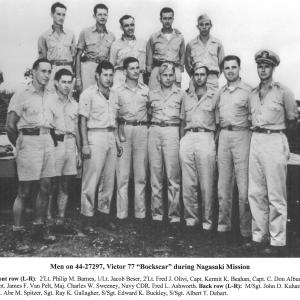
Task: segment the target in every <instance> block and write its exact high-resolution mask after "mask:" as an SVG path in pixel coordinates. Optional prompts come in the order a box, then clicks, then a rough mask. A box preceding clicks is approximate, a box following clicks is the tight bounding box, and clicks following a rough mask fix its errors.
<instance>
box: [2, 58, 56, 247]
mask: <svg viewBox="0 0 300 300" xmlns="http://www.w3.org/2000/svg"><path fill="white" fill-rule="evenodd" d="M32 69H33V82H32V84H30V85H28V86H26V87H24V89H23V90H20V91H19V92H17V93H16V94H14V96H13V97H12V99H11V100H10V103H9V107H8V115H7V134H8V138H9V140H10V142H11V143H12V144H13V145H14V146H15V147H16V151H17V156H16V162H17V172H18V177H19V187H18V194H17V197H16V199H15V202H14V205H13V216H14V225H13V235H14V240H15V250H16V251H18V252H28V251H30V250H31V249H30V247H29V246H28V245H26V244H24V243H23V241H22V239H23V234H24V230H25V229H24V226H23V222H22V221H23V220H22V219H23V212H24V208H25V200H26V199H27V198H28V196H29V193H30V191H31V189H32V187H33V184H34V183H35V182H36V181H39V193H38V196H37V198H36V201H35V207H36V216H35V219H34V222H33V238H34V239H35V240H38V241H41V242H44V243H51V242H54V241H55V236H53V235H50V234H49V232H48V231H47V230H45V228H44V221H45V215H46V210H47V205H48V200H49V194H50V189H51V178H52V177H54V176H55V158H54V143H53V140H52V138H51V135H50V128H51V123H52V121H53V118H54V116H53V114H52V112H51V110H50V109H49V108H48V106H47V101H48V99H47V98H48V97H49V96H50V93H49V91H48V90H47V89H45V87H46V85H47V84H48V81H49V78H50V75H51V63H50V61H49V60H47V59H38V60H37V61H35V62H34V64H33V67H32Z"/></svg>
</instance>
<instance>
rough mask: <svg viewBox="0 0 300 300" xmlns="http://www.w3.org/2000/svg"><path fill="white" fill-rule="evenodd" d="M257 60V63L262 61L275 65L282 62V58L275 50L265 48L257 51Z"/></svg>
mask: <svg viewBox="0 0 300 300" xmlns="http://www.w3.org/2000/svg"><path fill="white" fill-rule="evenodd" d="M255 61H256V63H261V62H262V63H267V64H270V65H273V66H278V65H279V63H280V58H279V56H278V55H277V54H276V53H275V52H273V51H271V50H266V49H263V50H259V51H258V52H256V54H255Z"/></svg>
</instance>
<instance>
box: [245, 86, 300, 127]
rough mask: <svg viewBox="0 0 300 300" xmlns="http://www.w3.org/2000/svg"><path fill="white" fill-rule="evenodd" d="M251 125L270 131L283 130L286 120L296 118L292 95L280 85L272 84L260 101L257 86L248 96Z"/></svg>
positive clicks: (295, 107)
mask: <svg viewBox="0 0 300 300" xmlns="http://www.w3.org/2000/svg"><path fill="white" fill-rule="evenodd" d="M249 107H250V111H251V119H252V125H253V126H254V127H256V126H257V127H262V128H266V129H271V130H283V129H285V128H286V121H287V120H295V119H297V116H298V110H297V103H296V100H295V98H294V95H293V93H292V92H291V91H290V90H289V89H287V88H286V87H285V86H283V85H282V84H281V83H278V82H272V83H271V84H270V86H269V92H268V93H267V94H266V96H265V97H264V98H262V99H260V95H259V86H258V87H256V88H255V89H253V90H252V91H251V93H250V95H249Z"/></svg>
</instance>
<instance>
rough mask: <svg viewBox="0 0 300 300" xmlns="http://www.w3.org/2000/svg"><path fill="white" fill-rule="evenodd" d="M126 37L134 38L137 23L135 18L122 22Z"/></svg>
mask: <svg viewBox="0 0 300 300" xmlns="http://www.w3.org/2000/svg"><path fill="white" fill-rule="evenodd" d="M121 29H122V30H123V32H124V35H125V36H129V37H132V36H134V30H135V22H134V19H133V18H129V19H126V20H123V21H122V28H121Z"/></svg>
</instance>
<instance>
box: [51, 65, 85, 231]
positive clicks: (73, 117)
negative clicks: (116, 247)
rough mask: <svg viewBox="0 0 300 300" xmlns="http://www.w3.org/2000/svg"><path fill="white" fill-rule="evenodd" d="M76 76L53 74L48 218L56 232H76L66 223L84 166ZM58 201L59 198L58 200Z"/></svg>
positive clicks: (66, 73)
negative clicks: (71, 195) (74, 89)
mask: <svg viewBox="0 0 300 300" xmlns="http://www.w3.org/2000/svg"><path fill="white" fill-rule="evenodd" d="M72 82H73V74H72V73H71V72H70V71H69V70H67V69H60V70H59V71H57V72H56V74H55V75H54V83H55V87H56V93H55V94H54V95H53V97H51V98H50V99H49V104H48V105H49V107H50V109H51V111H52V113H53V115H54V116H55V117H54V120H53V123H52V125H53V127H54V131H53V137H54V139H55V144H56V145H55V175H56V177H55V178H54V180H53V186H52V192H51V196H50V201H49V205H48V211H47V218H48V221H50V222H51V223H53V222H55V226H54V228H53V229H54V230H55V232H56V233H61V234H68V233H69V234H70V233H72V232H73V230H71V228H68V227H67V226H66V223H65V214H66V208H67V204H68V190H69V186H70V183H71V179H72V176H74V175H76V174H77V168H78V167H80V166H81V150H80V149H81V145H80V136H79V130H78V104H77V102H76V101H75V100H74V99H73V98H71V96H70V91H71V88H72ZM55 196H56V197H57V198H56V197H55ZM55 198H56V200H57V218H56V220H54V217H53V213H54V212H53V210H54V207H53V206H54V200H55Z"/></svg>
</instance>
